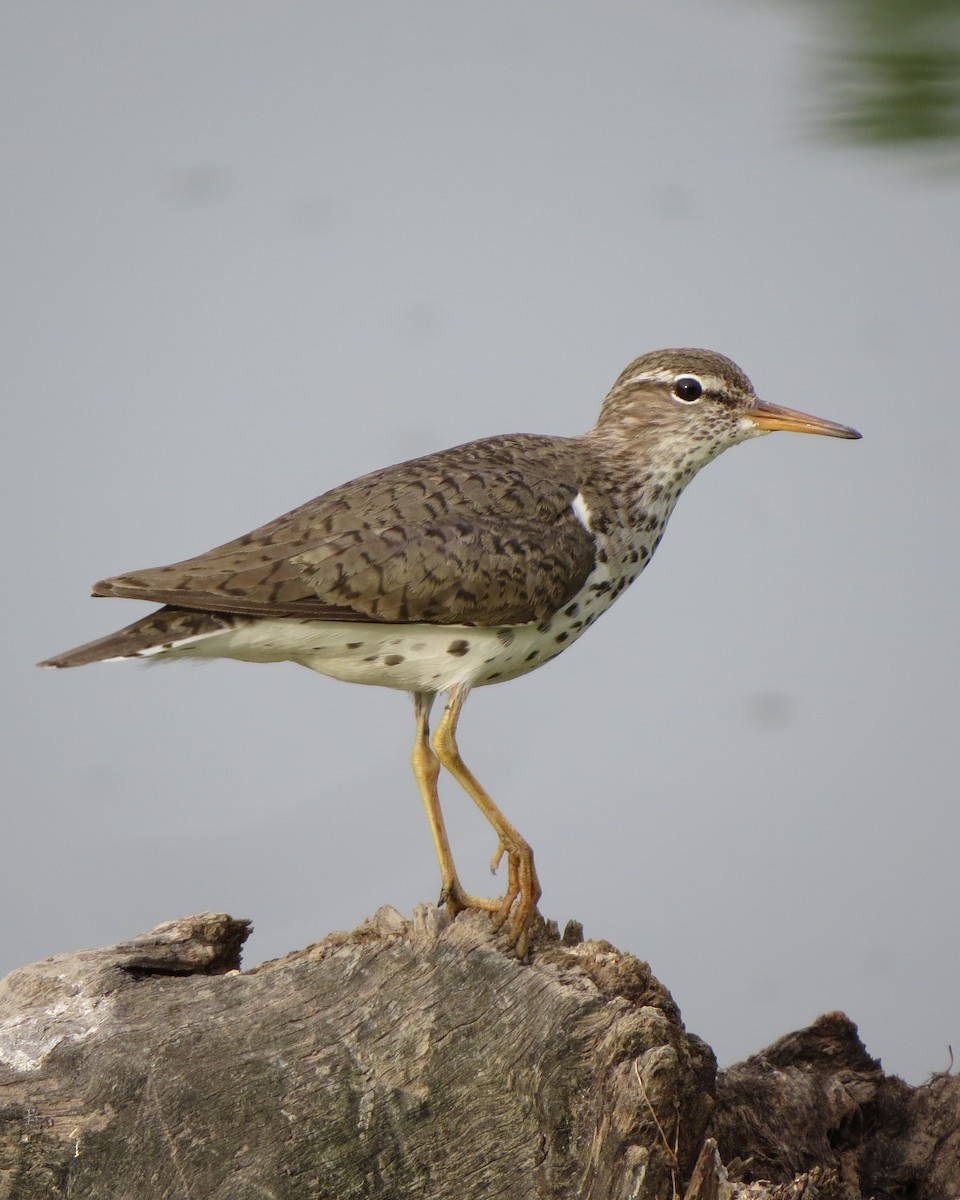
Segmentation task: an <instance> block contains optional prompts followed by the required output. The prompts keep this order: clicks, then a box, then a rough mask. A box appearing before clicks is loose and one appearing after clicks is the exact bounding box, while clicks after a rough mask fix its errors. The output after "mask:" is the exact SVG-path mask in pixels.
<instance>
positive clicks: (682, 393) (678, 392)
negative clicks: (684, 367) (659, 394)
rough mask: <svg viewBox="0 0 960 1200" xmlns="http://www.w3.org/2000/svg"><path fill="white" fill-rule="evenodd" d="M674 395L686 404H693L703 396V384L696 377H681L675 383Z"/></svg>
mask: <svg viewBox="0 0 960 1200" xmlns="http://www.w3.org/2000/svg"><path fill="white" fill-rule="evenodd" d="M673 394H674V395H675V396H676V398H677V399H678V400H682V401H683V402H684V404H693V403H694V401H696V400H699V399H700V397H701V396H702V395H703V384H702V383H701V382H700V380H699V379H698V378H697V377H696V375H681V376H680V378H679V379H675V380H674V381H673Z"/></svg>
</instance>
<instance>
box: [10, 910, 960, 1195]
mask: <svg viewBox="0 0 960 1200" xmlns="http://www.w3.org/2000/svg"><path fill="white" fill-rule="evenodd" d="M248 932H249V926H248V923H247V922H245V921H236V920H233V919H231V918H230V917H227V916H223V915H211V914H203V915H201V916H198V917H190V918H187V919H185V920H182V921H177V922H171V923H169V924H167V925H162V926H160V927H159V928H157V929H155V930H153V931H152V932H151V933H149V934H144V935H143V936H141V937H139V938H136V939H134V940H133V941H131V942H127V943H122V944H121V945H118V946H113V947H109V948H107V949H103V950H88V951H80V952H78V953H76V954H69V955H60V956H58V957H56V958H52V959H47V960H46V961H44V962H41V963H37V964H35V965H33V966H31V967H25V968H23V969H22V970H20V971H15V972H14V973H13V974H12V975H10V976H8V977H7V979H6V980H4V981H3V982H2V983H0V1200H48V1198H49V1200H53V1198H54V1197H56V1198H62V1197H64V1196H71V1197H83V1198H84V1200H88V1198H89V1200H134V1198H136V1200H160V1198H163V1200H167V1198H177V1200H180V1198H185V1200H186V1198H203V1200H246V1198H248V1197H250V1198H253V1197H276V1198H279V1200H301V1198H303V1200H307V1198H308V1197H309V1198H310V1200H354V1198H359V1197H363V1198H364V1200H374V1198H376V1200H381V1198H382V1200H395V1198H396V1200H400V1198H401V1197H402V1198H403V1200H441V1198H442V1200H454V1198H456V1200H474V1198H477V1200H480V1198H484V1200H485V1198H486V1197H498V1198H502V1200H539V1198H544V1200H546V1198H550V1200H553V1198H557V1200H580V1198H582V1200H628V1198H630V1200H648V1198H649V1200H671V1198H673V1197H679V1196H680V1195H682V1194H685V1195H686V1198H687V1200H733V1198H735V1197H737V1196H743V1197H746V1196H751V1197H756V1198H757V1200H762V1198H764V1197H777V1198H778V1200H779V1198H782V1200H786V1198H787V1197H788V1196H789V1197H791V1198H793V1200H813V1198H814V1197H818V1198H819V1200H866V1198H867V1197H868V1196H876V1197H887V1196H890V1197H892V1196H896V1195H899V1196H905V1195H910V1196H911V1197H914V1198H916V1200H946V1197H948V1196H954V1195H956V1194H957V1193H958V1187H960V1163H958V1158H957V1156H958V1144H960V1119H958V1118H960V1093H958V1089H957V1086H956V1080H955V1079H954V1078H953V1077H951V1076H938V1077H937V1078H936V1079H935V1080H934V1081H933V1082H932V1083H931V1084H930V1085H928V1086H927V1087H925V1088H908V1087H907V1085H905V1084H903V1083H902V1082H901V1081H899V1080H896V1079H890V1078H889V1077H886V1076H884V1075H883V1073H882V1071H881V1070H880V1067H879V1064H877V1063H875V1062H874V1061H873V1060H872V1059H870V1058H869V1056H868V1055H867V1054H866V1051H865V1050H864V1049H863V1047H862V1046H861V1045H860V1043H859V1040H858V1039H857V1036H856V1029H855V1027H854V1026H853V1025H852V1024H851V1023H850V1022H849V1021H847V1020H846V1018H844V1017H842V1016H840V1015H837V1014H834V1015H831V1016H829V1017H825V1018H821V1020H820V1021H819V1022H817V1023H816V1024H815V1025H814V1026H812V1027H811V1028H810V1029H809V1030H804V1031H801V1032H800V1033H798V1034H792V1035H790V1037H788V1038H784V1039H781V1041H780V1042H777V1043H776V1044H775V1045H774V1046H772V1047H771V1048H770V1049H769V1050H768V1051H766V1052H764V1054H762V1055H757V1056H755V1057H754V1058H752V1059H749V1060H748V1061H747V1062H746V1063H744V1064H740V1065H739V1066H738V1067H735V1068H731V1069H730V1070H729V1071H726V1072H723V1073H721V1075H720V1076H719V1078H718V1079H715V1063H714V1059H713V1055H712V1053H711V1051H710V1050H709V1048H708V1047H707V1046H705V1045H704V1043H703V1042H701V1041H700V1040H699V1039H698V1038H696V1037H694V1036H692V1035H690V1034H688V1033H687V1032H686V1031H685V1030H684V1028H683V1025H682V1023H681V1022H680V1017H679V1013H678V1011H677V1008H676V1005H675V1004H674V1002H673V1000H672V999H671V997H670V995H669V993H668V992H667V991H666V989H665V988H664V987H663V986H662V985H661V984H660V983H658V982H657V980H656V979H654V978H653V976H652V975H651V973H650V971H649V969H648V968H647V966H646V965H645V964H644V963H641V962H639V961H638V960H637V959H635V958H633V957H632V956H630V955H625V954H620V953H619V952H618V951H616V950H615V949H614V948H613V947H612V946H610V945H609V944H608V943H605V942H585V941H582V940H580V938H579V937H578V935H577V931H576V930H573V929H572V930H570V931H568V933H567V935H566V936H565V938H564V939H561V938H560V937H559V936H557V934H556V932H555V931H549V930H545V931H543V932H542V933H541V935H540V937H539V938H538V940H537V942H536V945H535V947H534V952H533V955H532V960H531V962H530V963H529V964H523V963H518V962H517V961H516V960H515V959H514V958H512V957H510V956H509V955H508V954H505V953H504V952H503V950H502V948H501V945H500V943H499V942H498V940H497V938H496V936H495V935H494V934H493V933H492V932H491V928H490V923H489V921H488V919H487V918H486V917H485V916H482V915H477V914H472V915H471V914H462V915H461V916H460V917H458V918H457V920H456V921H453V922H451V921H450V920H449V919H448V918H447V916H446V915H445V914H444V913H442V912H438V911H437V910H436V909H433V908H423V909H419V910H417V911H416V912H415V913H414V916H413V918H412V919H411V920H410V921H406V920H404V919H403V918H402V917H401V916H400V915H399V914H398V913H396V912H395V911H393V910H391V909H381V910H380V911H379V912H378V913H377V914H376V916H375V917H374V918H373V919H372V920H371V921H369V922H368V923H367V924H365V925H363V926H361V927H360V928H359V929H357V930H355V931H353V932H352V933H343V934H333V935H331V936H329V937H328V938H326V939H325V940H324V941H323V942H321V943H319V944H318V945H316V946H311V947H308V948H307V949H306V950H303V951H299V952H297V953H295V954H292V955H289V956H288V957H287V958H284V959H281V960H277V961H276V962H270V963H264V964H263V965H261V966H260V967H256V968H254V969H253V970H251V971H248V972H245V973H242V974H241V973H240V971H239V959H240V947H241V945H242V943H243V940H244V938H245V937H246V936H247V933H248ZM715 1097H716V1102H715ZM708 1133H709V1134H710V1135H711V1137H707V1136H706V1135H707V1134H708ZM724 1162H726V1164H727V1166H726V1167H724V1165H723V1163H724ZM761 1180H766V1181H769V1182H759V1181H761Z"/></svg>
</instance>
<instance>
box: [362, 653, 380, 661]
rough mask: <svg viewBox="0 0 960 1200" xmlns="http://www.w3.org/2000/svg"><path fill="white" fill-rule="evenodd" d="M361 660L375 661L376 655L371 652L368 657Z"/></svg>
mask: <svg viewBox="0 0 960 1200" xmlns="http://www.w3.org/2000/svg"><path fill="white" fill-rule="evenodd" d="M363 661H364V662H376V661H377V656H376V655H375V654H371V655H370V656H369V657H367V658H365V659H364V660H363Z"/></svg>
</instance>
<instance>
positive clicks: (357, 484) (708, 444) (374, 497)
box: [38, 349, 861, 958]
mask: <svg viewBox="0 0 960 1200" xmlns="http://www.w3.org/2000/svg"><path fill="white" fill-rule="evenodd" d="M774 430H788V431H794V432H798V433H809V434H821V435H825V436H828V437H836V438H848V439H854V438H859V437H860V436H861V435H860V434H859V433H858V432H857V431H856V430H855V429H852V428H850V427H849V426H846V425H840V424H837V423H836V422H833V421H828V420H824V419H822V418H819V417H814V416H811V415H809V414H806V413H802V412H799V411H796V410H794V409H790V408H784V407H782V406H779V405H776V404H772V403H767V402H765V401H763V400H761V399H760V398H759V397H758V396H757V393H756V392H755V390H754V388H753V385H752V384H751V382H750V380H749V379H748V378H747V376H746V375H745V374H744V372H743V371H742V370H741V369H740V368H739V367H738V366H737V365H736V363H734V362H733V361H732V360H731V359H729V358H727V357H726V356H724V355H722V354H718V353H716V352H714V351H709V350H701V349H668V350H656V351H653V352H652V353H647V354H644V355H641V357H639V358H637V359H635V360H634V361H633V362H631V363H630V365H629V366H628V367H626V368H625V370H624V371H623V372H621V374H620V376H619V377H618V378H617V380H616V382H615V383H614V385H613V387H612V388H611V389H610V391H609V393H608V394H607V396H606V399H605V400H604V401H603V404H602V407H601V410H600V415H599V417H598V419H597V421H596V424H595V425H594V426H593V428H592V429H590V430H589V431H588V432H586V433H583V434H580V435H576V436H570V437H557V436H544V435H536V434H507V435H500V436H494V437H486V438H481V439H479V440H476V441H471V442H467V443H465V444H463V445H459V446H455V447H453V448H451V449H448V450H442V451H440V452H438V453H433V454H427V455H424V456H423V457H420V458H414V459H412V460H409V461H407V462H402V463H398V464H396V465H394V466H389V467H386V468H383V469H381V470H377V471H373V472H372V473H371V474H367V475H363V476H360V477H359V478H357V479H354V480H352V481H351V482H349V483H345V484H342V485H341V486H339V487H335V488H333V489H332V490H331V491H328V492H325V493H324V494H323V495H321V496H318V497H317V498H316V499H313V500H310V501H308V502H307V503H306V504H304V505H302V506H300V507H299V508H295V509H293V510H292V511H291V512H288V513H286V514H284V515H283V516H280V517H277V518H276V519H275V520H273V521H270V522H268V523H267V524H266V525H262V526H260V527H259V528H257V529H254V530H253V531H252V532H250V533H247V534H244V535H243V536H242V537H239V538H236V539H235V540H234V541H231V542H227V543H226V544H224V545H222V546H217V547H215V548H214V549H212V550H209V551H207V552H206V553H205V554H200V555H198V556H197V557H194V558H187V559H184V560H183V561H181V562H177V563H173V564H171V565H169V566H162V567H154V568H149V569H145V570H138V571H131V572H129V573H127V574H124V575H116V576H112V577H110V578H108V579H104V580H102V581H101V582H99V583H96V584H94V586H93V595H94V596H119V597H124V598H132V599H136V600H145V601H152V602H153V603H155V604H160V605H162V607H161V608H159V609H157V610H155V611H153V612H151V613H150V614H148V615H147V616H145V617H143V618H141V619H140V620H138V621H135V622H134V623H133V624H132V625H128V626H126V627H125V628H124V629H121V630H119V631H117V632H116V633H111V634H109V635H108V636H106V637H103V638H99V639H98V640H96V641H93V642H89V643H87V644H85V645H83V646H79V647H77V648H75V649H73V650H68V651H66V652H65V653H63V654H59V655H56V656H55V657H53V658H50V659H47V660H46V661H45V662H42V663H39V664H38V665H39V666H43V667H61V668H62V667H75V666H82V665H84V664H87V663H92V662H98V661H116V660H121V659H154V660H157V659H181V658H184V659H210V658H232V659H240V660H243V661H246V662H278V661H292V662H295V663H299V664H302V665H303V666H305V667H309V668H311V669H312V670H314V671H318V672H320V673H321V674H324V675H328V676H332V677H333V678H335V679H339V680H344V681H346V682H349V683H360V684H369V685H376V686H381V687H388V688H395V689H402V690H404V691H407V692H409V693H411V694H412V696H413V702H414V705H413V706H414V724H415V736H414V744H413V751H412V755H411V762H412V767H413V774H414V777H415V779H416V783H417V786H418V788H419V791H420V795H421V797H422V800H423V804H424V807H425V809H426V814H427V819H428V822H429V825H430V831H431V834H432V838H433V842H434V846H435V849H436V853H437V858H438V860H439V866H440V880H441V893H440V903H441V904H444V905H446V907H447V909H448V911H449V912H450V913H451V914H452V915H453V916H454V917H455V916H456V915H457V914H458V913H460V912H462V911H464V910H471V909H477V910H482V911H486V912H489V913H491V914H492V916H493V922H494V926H495V927H496V928H498V929H500V928H503V929H504V932H505V934H506V935H507V938H508V945H509V947H510V948H511V949H512V950H513V952H514V953H516V954H517V955H518V956H519V957H521V958H522V957H524V956H525V955H526V954H527V951H528V947H529V945H530V941H531V937H532V934H533V931H534V929H535V927H536V923H537V921H538V920H539V919H540V917H539V910H538V907H537V906H538V902H539V900H540V896H541V887H540V882H539V879H538V876H537V872H536V869H535V866H534V858H533V850H532V848H531V847H530V845H529V844H528V842H527V841H526V840H525V839H524V838H523V837H522V836H521V834H520V833H519V831H518V830H517V829H516V828H515V826H514V825H513V824H512V823H511V822H510V821H509V820H508V819H507V817H506V816H505V815H504V813H503V812H502V811H501V809H500V808H499V807H498V806H497V805H496V804H495V803H494V801H493V800H492V798H491V797H490V795H489V794H488V793H487V791H486V790H485V789H484V788H483V786H482V785H481V784H480V782H479V781H478V779H477V778H476V776H475V775H474V774H473V773H472V771H471V770H470V769H469V768H468V767H467V765H466V764H465V763H464V761H463V758H462V757H461V754H460V750H459V747H458V744H457V729H458V724H459V721H460V717H461V713H462V711H463V707H464V703H465V701H466V699H467V697H468V695H469V693H470V691H471V690H472V689H473V688H476V687H483V686H486V685H490V684H494V683H501V682H505V681H507V680H511V679H516V678H518V677H519V676H522V675H526V674H528V673H529V672H531V671H534V670H536V669H537V668H539V667H541V666H543V665H544V664H545V663H547V662H550V661H551V659H554V658H556V657H557V655H559V654H561V653H562V652H563V651H565V650H566V649H568V648H569V647H570V646H571V645H573V643H574V642H575V641H577V639H578V638H579V637H580V636H581V635H582V634H583V633H585V632H586V630H587V629H588V628H589V627H590V626H591V625H592V624H593V623H594V622H595V621H596V620H597V619H598V618H599V617H600V616H601V615H602V614H603V613H604V612H605V611H606V610H607V609H608V608H609V607H610V605H611V604H613V602H614V601H615V600H617V599H618V598H619V597H620V595H621V594H622V593H623V592H624V591H625V590H626V589H627V588H628V587H629V586H630V584H632V583H633V582H634V581H635V580H636V578H637V577H638V576H639V575H640V574H641V572H642V571H643V570H644V568H645V567H646V566H647V564H648V563H649V562H650V559H651V558H652V557H653V554H654V552H655V551H656V549H657V547H658V546H659V544H660V540H661V538H662V536H663V532H664V528H665V526H666V524H667V521H668V519H669V517H670V515H671V513H672V512H673V509H674V506H675V504H676V503H677V500H678V498H679V496H680V494H681V492H682V491H683V489H684V488H685V487H686V485H687V484H688V483H689V482H690V480H691V479H692V478H693V476H694V475H695V474H696V473H697V472H698V471H699V470H700V469H701V468H702V467H704V466H705V465H706V464H707V463H709V462H710V461H711V460H713V459H714V458H716V457H717V455H719V454H720V453H721V452H722V451H724V450H726V449H727V448H728V447H730V446H734V445H736V444H738V443H739V442H743V441H747V440H748V439H750V438H753V437H756V436H758V435H761V434H766V433H769V432H771V431H774ZM438 695H443V696H445V706H444V708H443V711H442V715H441V717H440V719H439V721H438V722H437V724H436V727H435V728H434V729H433V731H432V732H431V725H430V718H431V712H432V709H433V704H434V701H435V699H436V697H437V696H438ZM441 769H444V770H446V772H447V773H448V774H449V775H450V776H452V778H453V779H454V780H455V781H456V783H458V784H459V785H460V786H461V787H462V789H463V790H464V791H465V792H466V793H467V795H468V796H469V797H470V798H471V799H472V800H473V802H474V803H475V804H476V805H477V807H478V808H479V809H480V811H481V812H482V814H483V815H484V817H485V818H486V819H487V821H488V822H489V823H490V825H491V827H492V829H493V832H494V834H495V836H496V851H495V853H494V855H493V858H492V860H491V869H492V870H494V871H496V870H497V868H498V867H499V865H500V864H501V862H502V860H503V858H504V857H506V859H507V879H506V890H505V893H504V895H503V896H499V897H496V898H489V897H485V896H476V895H472V894H471V893H469V892H468V891H467V890H466V889H465V888H464V887H463V885H462V884H461V882H460V877H459V875H458V873H457V870H456V867H455V865H454V861H453V854H452V851H451V848H450V841H449V837H448V834H447V829H446V826H445V823H444V817H443V812H442V810H441V805H440V798H439V790H438V781H439V777H440V773H441Z"/></svg>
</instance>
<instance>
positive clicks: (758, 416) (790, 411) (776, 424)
mask: <svg viewBox="0 0 960 1200" xmlns="http://www.w3.org/2000/svg"><path fill="white" fill-rule="evenodd" d="M744 415H745V416H746V419H747V420H748V421H750V422H751V423H752V424H753V425H755V426H756V427H757V429H762V430H763V432H764V433H770V432H772V431H773V430H774V429H787V430H790V431H791V432H792V433H822V434H823V435H824V436H825V437H839V438H858V437H860V436H861V435H860V434H859V433H857V431H856V430H855V429H851V428H850V426H849V425H838V424H837V422H836V421H825V420H824V419H823V417H812V416H810V414H809V413H802V412H797V410H796V409H794V408H782V407H781V406H780V405H779V404H767V403H766V402H765V401H763V400H758V401H757V403H756V405H755V406H754V407H753V408H751V409H750V410H749V412H747V413H745V414H744Z"/></svg>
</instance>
